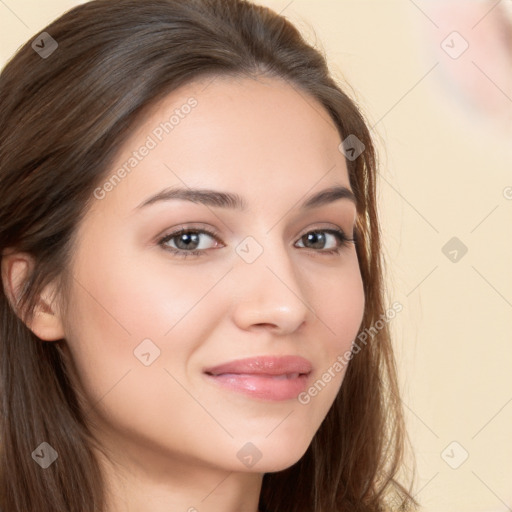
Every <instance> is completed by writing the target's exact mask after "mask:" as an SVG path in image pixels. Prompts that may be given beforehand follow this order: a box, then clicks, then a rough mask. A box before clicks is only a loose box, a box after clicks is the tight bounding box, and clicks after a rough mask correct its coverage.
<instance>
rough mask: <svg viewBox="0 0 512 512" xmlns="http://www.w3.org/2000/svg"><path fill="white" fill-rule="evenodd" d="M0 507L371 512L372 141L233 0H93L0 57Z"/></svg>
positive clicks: (374, 481) (374, 462)
mask: <svg viewBox="0 0 512 512" xmlns="http://www.w3.org/2000/svg"><path fill="white" fill-rule="evenodd" d="M0 101H1V104H2V111H1V114H0V116H1V127H2V138H1V140H2V142H1V145H0V190H1V198H2V202H1V213H0V216H1V218H0V221H1V222H0V226H1V228H0V244H1V249H2V282H3V292H2V295H1V301H2V302H1V308H2V326H1V328H2V331H1V347H2V348H1V350H2V354H1V362H2V366H1V368H2V369H1V383H2V404H3V415H2V418H1V422H2V423H1V429H0V432H1V441H2V442H1V445H2V453H1V473H0V480H1V496H0V498H1V504H0V506H1V508H2V510H5V511H7V510H8V511H10V512H17V511H20V512H21V511H27V510H37V511H38V512H50V511H52V512H55V511H66V512H84V511H86V510H87V511H92V510H95V511H102V512H120V511H125V510H151V511H153V512H159V511H163V510H165V511H169V510H188V511H190V512H191V511H200V512H203V511H217V510H223V511H242V510H243V511H251V512H257V511H260V512H275V511H280V512H284V511H290V512H291V511H297V512H298V511H302V512H303V511H308V512H309V511H311V512H313V511H314V512H331V511H332V512H334V511H350V510H354V511H356V510H357V511H372V512H373V511H375V512H376V511H382V510H394V509H395V508H396V507H398V506H399V505H400V506H402V507H403V508H402V509H405V508H406V507H408V506H413V505H417V503H416V502H415V501H414V499H413V498H412V497H411V496H410V494H409V492H408V491H407V490H406V489H405V488H404V487H403V486H402V485H401V484H399V483H398V482H397V480H396V476H397V474H398V472H399V470H400V468H401V464H402V452H403V447H404V441H405V440H406V434H405V429H404V422H403V417H402V411H401V405H400V399H399V396H398V386H397V378H396V368H395V363H394V358H393V353H392V348H391V342H390V336H389V331H388V328H387V323H386V322H387V321H388V318H387V317H388V316H390V317H392V315H391V313H393V315H394V314H396V313H395V311H396V310H399V308H400V307H401V306H400V304H394V305H393V307H387V306H386V305H385V304H384V298H383V294H384V292H383V276H382V270H381V268H382V263H381V252H380V241H379V224H378V217H377V210H376V182H375V180H376V156H375V151H374V146H373V144H372V140H371V138H370V134H369V131H368V129H367V127H366V125H365V122H364V120H363V118H362V116H361V114H360V113H359V111H358V108H357V107H356V106H355V105H354V103H353V102H352V101H351V100H350V99H349V98H348V96H347V95H345V93H343V91H342V90H341V89H340V87H339V86H338V85H337V84H336V83H335V82H334V81H333V79H332V78H331V77H330V75H329V72H328V70H327V67H326V63H325V60H324V58H323V57H322V56H321V55H320V54H319V52H318V51H317V50H315V49H314V48H312V47H311V46H309V45H308V44H307V43H306V42H305V41H304V40H303V39H302V38H301V36H300V35H299V33H298V32H297V30H296V29H295V28H294V27H293V26H292V25H291V24H290V23H289V22H287V21H286V19H284V18H283V17H280V16H278V15H277V14H275V13H274V12H272V11H271V10H269V9H266V8H263V7H259V6H256V5H253V4H250V3H247V2H242V1H239V0H229V1H226V0H194V1H183V0H181V1H180V0H151V1H148V2H138V1H135V0H115V1H113V0H96V1H93V2H89V3H87V4H84V5H82V6H80V7H77V8H75V9H72V10H71V11H69V12H68V13H66V14H65V15H63V16H62V17H61V18H59V19H58V20H56V21H55V22H53V23H52V24H50V25H49V26H48V27H46V29H45V30H44V32H43V33H42V34H39V35H38V36H37V37H35V38H34V39H33V40H32V41H29V42H28V43H27V44H26V45H25V46H23V47H22V48H21V49H20V50H19V51H18V53H17V54H16V55H15V56H14V58H13V59H12V60H11V61H10V62H9V63H8V65H7V66H6V67H5V68H4V70H3V72H2V73H1V75H0Z"/></svg>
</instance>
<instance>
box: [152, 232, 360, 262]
mask: <svg viewBox="0 0 512 512" xmlns="http://www.w3.org/2000/svg"><path fill="white" fill-rule="evenodd" d="M205 237H206V238H210V239H213V240H215V241H216V242H219V241H220V240H219V237H218V235H217V233H215V232H213V231H210V230H208V229H205V228H201V229H198V228H185V227H182V228H180V229H178V230H176V231H173V232H172V233H169V234H167V235H165V236H164V237H162V238H160V239H159V240H158V245H160V246H161V247H162V248H163V249H165V250H166V251H169V252H171V253H172V254H175V255H176V256H179V257H180V258H187V257H188V256H203V255H205V254H207V249H210V248H212V247H208V242H206V243H205V244H201V242H202V239H203V238H205ZM355 241H356V240H355V238H349V237H347V236H346V235H345V232H344V231H342V230H341V229H317V230H314V231H308V232H307V233H306V234H304V235H302V236H301V237H300V239H299V242H302V243H304V242H305V243H307V244H311V245H313V246H314V247H301V248H304V249H313V250H315V249H319V250H317V251H316V252H319V253H321V254H339V253H340V252H341V249H343V248H345V247H348V246H349V245H350V244H351V243H355ZM329 242H331V245H332V244H333V243H334V247H332V248H328V249H326V248H325V247H324V246H325V245H329ZM171 244H172V245H171ZM205 245H206V247H205ZM214 246H215V245H214ZM318 246H321V247H318Z"/></svg>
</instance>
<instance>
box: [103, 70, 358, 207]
mask: <svg viewBox="0 0 512 512" xmlns="http://www.w3.org/2000/svg"><path fill="white" fill-rule="evenodd" d="M340 141H341V139H340V136H339V133H338V131H337V129H336V127H335V125H334V123H333V121H332V120H331V118H330V116H329V115H328V113H327V111H326V110H325V109H324V108H323V107H322V105H321V104H320V103H319V102H318V101H317V100H315V99H314V98H313V97H311V96H310V95H308V94H307V93H305V92H303V91H301V90H299V88H298V87H297V86H295V85H291V84H289V83H288V82H286V81H284V80H281V79H277V78H269V77H259V78H257V79H253V78H248V77H231V76H218V77H208V78H203V79H201V80H197V81H195V82H192V83H189V84H186V85H184V86H182V87H180V88H179V89H177V90H175V91H173V92H172V93H170V94H169V95H167V96H166V97H165V98H163V99H162V100H160V101H159V102H158V103H156V104H155V105H153V106H152V107H151V108H150V109H149V110H148V111H147V112H146V115H145V117H144V119H143V120H142V121H141V122H139V123H138V124H137V125H136V126H135V127H134V129H133V132H132V133H131V134H130V136H129V138H128V139H127V141H126V142H125V143H124V144H123V146H122V147H121V148H120V150H119V152H118V155H117V156H116V159H115V162H114V164H113V165H112V166H111V167H110V168H109V170H108V173H107V174H106V175H105V177H104V180H103V181H102V182H101V183H100V184H99V185H100V187H102V188H103V189H104V190H106V189H108V190H107V193H106V195H105V199H104V200H103V201H101V203H102V207H105V206H106V205H107V203H108V204H115V205H116V208H117V210H118V211H121V210H123V209H124V210H126V212H128V210H130V209H133V208H135V207H136V206H137V205H139V204H140V203H141V202H142V201H144V199H145V198H147V197H148V196H150V195H153V194H155V193H156V192H158V191H159V190H160V189H163V188H166V187H171V186H178V185H179V186H180V187H182V188H183V187H184V188H186V187H191V188H205V189H211V190H213V189H219V190H224V191H229V192H233V193H236V194H238V195H240V196H241V197H244V198H247V203H248V206H249V211H250V210H251V209H252V202H253V201H256V202H257V203H258V206H259V207H262V205H263V204H265V205H266V206H270V205H272V204H274V205H276V204H280V203H282V202H283V201H285V202H286V203H287V204H289V206H291V204H290V200H292V199H294V198H295V199H297V200H299V199H300V198H301V197H304V196H305V195H306V194H307V193H308V191H314V190H320V189H323V188H326V187H329V186H332V185H340V184H342V185H345V186H346V187H348V188H350V185H349V179H348V172H347V167H346V162H345V158H344V156H343V154H342V153H341V152H340V151H339V149H338V146H339V144H340Z"/></svg>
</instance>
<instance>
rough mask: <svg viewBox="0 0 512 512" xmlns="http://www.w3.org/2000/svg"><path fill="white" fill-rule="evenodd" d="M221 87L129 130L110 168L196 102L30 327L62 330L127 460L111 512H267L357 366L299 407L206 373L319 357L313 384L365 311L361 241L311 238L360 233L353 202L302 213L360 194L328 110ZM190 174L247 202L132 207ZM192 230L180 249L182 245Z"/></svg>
mask: <svg viewBox="0 0 512 512" xmlns="http://www.w3.org/2000/svg"><path fill="white" fill-rule="evenodd" d="M211 80H212V79H211V78H210V79H209V80H202V81H196V82H194V83H192V84H187V85H186V86H183V87H182V88H180V89H178V90H176V91H174V92H173V93H172V94H170V95H169V96H167V97H166V98H165V99H164V100H163V101H161V102H160V103H159V104H158V105H156V106H155V108H153V109H152V110H151V112H150V113H149V115H148V116H147V118H146V119H145V120H144V121H143V122H141V123H140V124H139V126H138V127H137V129H136V130H135V131H134V132H133V133H132V134H131V136H130V139H129V140H128V141H126V143H125V144H124V146H123V147H122V148H121V150H120V152H119V154H118V156H117V159H116V162H115V163H114V165H112V168H111V172H110V174H112V173H113V172H115V170H116V169H118V167H119V166H121V165H122V163H123V162H125V161H126V160H127V159H128V158H129V157H130V155H131V154H132V152H133V151H134V150H136V149H137V148H139V147H140V146H141V145H143V144H144V142H145V141H146V139H147V136H148V135H149V134H151V132H152V130H153V129H154V128H155V126H158V125H159V123H160V122H162V121H163V120H165V119H169V117H170V115H171V114H172V112H173V111H174V109H176V108H178V107H179V106H180V105H183V104H184V103H185V102H186V101H187V99H188V98H189V97H191V96H192V97H194V98H196V99H197V101H198V105H197V106H196V107H195V108H194V109H193V110H192V111H191V113H190V114H189V115H188V116H186V117H185V118H184V119H182V120H181V121H180V123H179V125H177V126H176V127H175V128H174V130H173V131H172V132H171V133H169V134H167V135H166V136H165V138H164V139H163V140H162V142H161V143H159V144H158V146H157V147H156V148H154V149H152V150H151V152H150V153H149V154H148V155H147V156H146V157H145V158H144V159H143V160H142V161H141V162H140V163H139V164H138V165H137V167H136V168H135V169H133V170H132V171H131V172H130V173H129V174H128V175H127V176H126V177H125V178H124V179H123V180H121V182H120V183H119V184H117V185H116V186H115V188H114V189H113V190H111V191H110V192H109V193H108V194H106V195H105V197H104V198H103V199H101V200H100V199H96V200H94V201H93V204H92V206H91V208H90V209H89V210H88V212H87V214H86V216H85V218H84V221H83V222H82V223H81V224H80V226H79V230H78V236H77V239H76V240H77V242H76V248H75V251H74V253H73V259H72V262H71V267H70V269H71V272H72V275H73V280H72V282H71V288H70V290H69V295H68V296H66V297H63V296H62V295H59V291H58V290H57V289H55V288H51V287H49V288H47V289H46V290H45V291H44V293H43V294H42V296H41V307H40V309H39V310H38V312H37V314H36V315H35V318H34V320H33V321H32V322H31V323H30V328H31V329H32V330H33V331H34V332H35V333H36V334H37V335H38V336H39V337H41V339H43V340H46V341H55V340H59V339H61V338H64V340H65V347H66V350H69V354H70V355H71V357H72V360H73V362H74V364H75V366H76V371H77V373H78V375H79V378H80V383H81V384H80V385H81V388H82V392H83V393H84V396H85V397H86V399H87V402H88V403H89V404H94V405H93V407H89V408H88V417H89V422H90V424H91V426H92V428H93V429H94V432H95V433H96V435H97V436H98V437H99V439H100V440H101V441H103V442H104V443H105V445H106V446H107V448H108V450H109V457H111V458H112V459H113V460H115V461H116V462H117V463H118V467H116V468H113V467H111V466H110V464H107V462H106V459H105V458H104V457H103V455H101V454H100V453H99V452H98V457H99V460H100V461H101V467H102V470H103V471H104V475H105V479H106V482H107V487H108V490H109V505H108V512H127V511H130V512H134V511H138V512H142V511H146V510H151V511H153V512H163V511H165V512H168V511H169V510H176V511H178V510H179V511H189V512H193V511H196V510H197V511H199V512H220V511H222V512H241V511H244V512H256V511H257V510H258V498H259V494H260V490H261V483H262V477H263V474H264V473H265V472H274V471H280V470H283V469H285V468H288V467H290V466H291V465H293V464H294V463H295V462H297V461H298V460H299V459H300V457H301V456H302V455H303V454H304V453H305V451H306V450H307V448H308V446H309V445H310V443H311V440H312V438H313V436H314V434H315V433H316V431H317V430H318V428H319V427H320V425H321V423H322V421H323V420H324V418H325V416H326V414H327V412H328V411H329V408H330V407H331V405H332V403H333V401H334V399H335V396H336V394H337V393H338V391H339V389H340V387H341V385H342V380H343V376H344V374H345V373H344V371H341V372H337V373H335V377H334V378H332V379H331V381H330V382H329V383H328V384H327V385H325V387H324V388H323V390H322V391H321V392H320V393H318V395H317V396H315V397H312V399H311V401H310V402H309V403H308V404H306V405H303V404H301V403H299V402H298V401H297V400H296V399H291V400H285V401H275V402H271V401H265V400H259V399H254V398H251V397H248V396H246V395H243V394H240V393H236V392H233V391H228V390H225V389H222V388H219V387H217V386H214V385H213V384H211V383H209V382H207V381H206V380H205V378H204V375H203V374H202V369H203V368H204V367H206V366H213V365H217V364H220V363H223V362H227V361H230V360H233V359H239V358H245V357H252V356H258V355H267V354H272V355H287V354H294V355H301V356H303V357H305V358H306V359H309V360H310V361H311V363H312V365H313V374H312V376H311V380H310V383H313V382H315V381H316V380H317V379H319V378H320V377H321V376H322V374H323V373H324V372H325V371H326V370H327V369H328V368H329V367H331V366H332V365H333V363H334V362H335V361H336V358H337V357H338V356H339V355H340V354H343V353H344V352H345V351H347V350H349V349H350V348H351V346H352V343H353V340H354V338H355V337H356V335H357V332H358V329H359V327H360V324H361V321H362V318H363V310H364V292H363V284H362V279H361V274H360V270H359V264H358V260H357V255H356V249H355V246H354V244H348V245H347V246H345V247H343V246H341V250H340V253H339V254H330V255H328V254H323V251H325V250H326V249H330V248H334V247H336V246H338V245H339V242H337V241H336V239H335V237H333V236H332V235H327V236H326V238H325V242H324V245H323V246H322V243H321V242H320V243H319V245H317V246H315V245H311V242H309V245H308V240H307V239H304V238H303V236H304V235H305V234H306V233H309V232H310V231H313V230H320V229H333V228H341V229H342V230H343V231H344V232H345V233H346V234H347V236H349V237H352V235H353V229H354V225H355V221H356V207H355V205H354V204H353V203H352V202H350V201H349V200H347V199H339V200H337V201H335V202H332V203H330V204H327V205H323V206H321V207H319V208H315V209H312V210H303V211H300V210H299V209H298V208H297V206H296V205H297V204H299V203H300V202H301V201H302V200H304V199H305V198H306V197H309V196H311V195H312V194H314V193H315V192H318V191H320V190H323V189H324V188H328V187H330V186H332V185H344V186H346V187H348V188H351V187H350V184H349V179H348V172H347V167H346V162H345V157H344V155H343V154H342V153H341V152H340V151H339V149H338V145H339V144H340V142H341V139H340V136H339V134H338V132H337V131H336V129H335V126H334V124H333V123H332V121H331V120H330V119H329V117H328V115H327V112H326V111H325V110H323V108H322V107H321V105H320V104H319V103H317V102H316V101H315V100H314V99H313V98H312V97H309V96H308V95H306V94H305V93H303V92H301V93H300V94H299V93H298V92H297V88H296V87H295V88H293V87H291V86H290V85H289V84H287V83H286V82H284V81H282V80H279V79H277V78H268V77H267V78H258V79H251V78H236V79H235V78H232V77H230V78H227V77H217V78H216V79H215V80H214V81H213V82H212V81H211ZM306 100H307V101H306ZM184 184H186V186H187V187H201V188H208V189H215V190H222V191H226V192H233V193H237V194H239V195H240V196H242V197H243V198H244V200H245V201H246V202H247V205H248V209H247V211H245V212H241V211H236V210H230V209H224V208H218V207H212V206H210V207H207V206H204V205H201V204H195V203H192V202H188V201H183V200H172V201H161V202H157V203H154V204H153V205H151V206H148V207H145V208H142V209H140V210H137V209H136V207H137V206H138V205H139V204H140V203H141V202H143V201H144V200H145V199H147V198H148V197H150V196H151V195H153V194H155V193H157V192H159V191H161V190H162V189H164V188H166V187H169V186H174V185H180V186H185V185H184ZM197 223H202V224H203V225H204V227H206V228H209V229H214V230H216V231H217V233H218V235H219V240H215V239H213V238H211V237H209V235H206V234H203V235H200V236H201V237H202V238H201V239H200V240H201V242H200V244H201V245H200V248H204V250H205V254H204V255H203V256H189V257H187V258H186V259H183V258H179V257H177V256H175V255H173V254H171V253H170V252H169V251H168V250H167V249H166V248H165V247H163V246H161V245H159V244H158V239H159V238H161V237H162V236H163V235H166V234H168V233H171V232H172V231H174V230H176V229H178V228H180V227H181V226H182V225H185V226H187V227H188V226H190V225H193V227H196V228H197ZM247 236H252V237H253V238H254V239H255V240H256V241H257V243H258V244H259V245H260V246H261V247H262V249H263V253H262V254H261V255H260V256H259V257H258V258H257V259H256V260H255V261H254V262H252V263H250V264H249V263H247V262H246V261H244V259H242V258H241V257H240V256H239V255H238V254H237V252H236V251H235V249H236V246H237V245H238V244H240V242H242V240H244V238H245V237H247ZM178 238H179V237H175V238H174V239H173V241H172V242H168V246H169V245H170V246H172V247H174V248H176V247H180V248H182V247H183V245H180V246H178V245H177V244H178V243H179V239H178ZM183 250H186V249H183ZM250 250H253V249H250ZM29 266H30V260H29V259H27V257H26V256H25V255H23V254H13V255H11V256H8V257H7V258H4V261H3V267H4V276H6V279H7V281H8V283H9V286H10V289H11V290H12V293H15V290H16V283H17V282H18V281H17V280H18V279H21V278H22V276H23V272H24V271H25V270H26V269H27V268H29ZM50 297H55V300H54V301H52V300H51V299H50ZM59 304H67V308H66V309H64V308H63V307H59V306H58V305H59ZM146 338H149V339H151V340H152V342H153V343H154V344H155V345H157V346H158V348H159V349H160V357H158V358H157V359H156V360H154V362H153V363H152V364H150V365H149V366H145V365H144V364H142V363H141V362H140V361H139V360H138V359H137V358H136V357H135V356H134V350H135V349H136V347H137V346H138V345H139V344H140V343H141V341H142V340H144V339H146ZM247 442H251V443H252V444H253V445H255V446H256V447H257V448H258V450H259V451H260V452H261V455H262V457H261V459H260V460H259V461H258V462H257V463H256V464H255V465H254V466H252V467H247V466H245V465H244V464H242V463H241V461H240V460H239V458H238V457H237V452H238V451H239V450H240V449H241V448H242V447H243V446H244V445H245V444H246V443H247Z"/></svg>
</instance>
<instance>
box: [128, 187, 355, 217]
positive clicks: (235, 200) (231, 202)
mask: <svg viewBox="0 0 512 512" xmlns="http://www.w3.org/2000/svg"><path fill="white" fill-rule="evenodd" d="M173 199H181V200H183V201H191V202H192V203H198V204H204V205H206V206H213V207H217V208H230V209H234V210H241V211H245V210H247V203H246V202H245V200H244V199H243V198H242V197H241V196H239V195H238V194H234V193H230V192H221V191H218V190H210V189H198V188H179V187H170V188H166V189H164V190H161V191H160V192H158V193H157V194H155V195H153V196H151V197H149V198H148V199H146V200H145V201H143V202H142V203H141V204H139V205H138V206H137V207H136V208H135V209H136V210H137V209H141V208H144V207H146V206H149V205H151V204H154V203H157V202H159V201H171V200H173ZM339 199H347V200H349V201H351V202H353V203H354V204H355V205H356V206H357V199H356V196H355V195H354V193H353V192H352V190H350V189H349V188H347V187H345V186H342V185H338V186H333V187H329V188H326V189H324V190H321V191H320V192H317V193H316V194H314V195H312V196H311V197H309V198H307V199H305V200H304V201H303V202H302V203H301V204H300V205H299V208H301V209H305V210H309V209H311V208H318V207H320V206H323V205H325V204H329V203H333V202H334V201H338V200H339Z"/></svg>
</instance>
